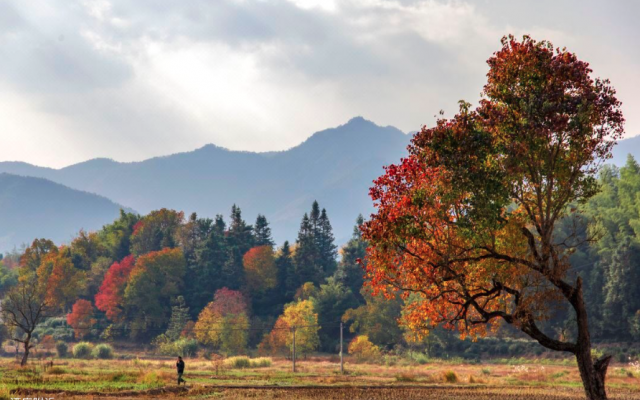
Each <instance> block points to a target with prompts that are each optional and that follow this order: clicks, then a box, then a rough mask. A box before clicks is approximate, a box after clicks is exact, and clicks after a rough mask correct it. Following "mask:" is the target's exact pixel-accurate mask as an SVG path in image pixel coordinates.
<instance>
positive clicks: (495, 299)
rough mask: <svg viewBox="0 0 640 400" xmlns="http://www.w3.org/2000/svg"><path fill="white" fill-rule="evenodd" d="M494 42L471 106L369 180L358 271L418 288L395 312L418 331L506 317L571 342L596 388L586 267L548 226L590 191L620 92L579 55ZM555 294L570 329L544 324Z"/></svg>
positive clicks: (592, 391) (374, 280) (556, 346)
mask: <svg viewBox="0 0 640 400" xmlns="http://www.w3.org/2000/svg"><path fill="white" fill-rule="evenodd" d="M502 43H503V47H502V49H501V50H499V51H498V52H496V53H494V55H493V56H492V57H491V58H490V59H489V60H488V64H489V72H488V74H487V77H488V82H487V84H486V85H485V87H484V91H483V99H482V100H481V101H480V105H479V107H478V108H477V109H476V110H471V109H470V105H469V104H467V103H461V110H460V113H459V114H458V115H456V116H455V117H454V118H452V119H450V120H445V119H441V120H439V121H438V122H437V125H436V126H435V127H434V128H430V129H427V128H423V129H422V131H421V132H419V133H418V134H416V135H415V137H414V138H413V140H412V144H411V146H410V147H409V155H408V156H407V157H406V158H405V159H403V161H402V163H401V164H399V165H392V166H390V167H388V168H387V170H386V174H385V175H384V176H382V177H380V178H379V179H378V180H377V181H376V182H375V186H374V187H373V188H372V189H371V196H372V198H373V200H374V202H375V205H376V207H377V211H376V213H375V214H374V215H373V216H372V219H371V220H370V221H368V222H367V223H365V225H364V227H363V237H364V238H365V239H366V240H368V241H369V242H370V246H369V248H368V249H367V264H366V265H367V278H368V281H369V283H370V284H371V285H372V286H373V287H374V288H375V289H376V290H377V291H378V292H380V291H382V292H384V293H386V294H387V295H388V296H391V295H392V294H393V291H394V290H395V291H401V292H403V293H404V295H405V296H407V295H408V294H409V293H417V294H418V295H419V300H418V301H413V302H411V303H410V305H409V307H410V308H409V310H408V312H407V313H406V314H405V321H406V324H407V325H408V326H409V327H410V328H412V329H414V330H417V331H421V330H425V329H429V328H431V327H433V326H434V325H437V324H444V325H445V326H447V327H449V328H452V329H458V330H459V331H460V332H461V333H462V335H463V336H466V335H479V334H480V335H481V334H483V333H484V332H486V329H487V326H488V325H493V326H494V327H497V326H498V325H499V322H500V321H504V322H506V323H507V324H511V325H513V326H514V327H516V328H518V329H520V330H521V331H523V332H524V333H526V334H527V335H529V336H530V337H532V338H533V339H535V340H537V341H538V342H539V343H540V344H541V345H543V346H544V347H546V348H549V349H551V350H556V351H563V352H569V353H572V354H574V355H575V357H576V360H577V363H578V368H579V371H580V375H581V377H582V381H583V385H584V389H585V393H586V396H587V398H588V399H591V400H596V399H597V400H600V399H606V391H605V374H606V370H607V366H608V364H609V361H610V359H611V357H610V356H603V357H601V358H599V359H597V360H593V359H592V355H591V339H590V332H589V323H588V317H587V310H586V307H585V298H584V291H583V283H582V278H581V277H580V276H579V275H578V276H576V274H574V271H572V269H571V265H570V264H569V262H568V255H569V254H570V253H571V251H572V249H573V248H575V246H576V245H578V244H579V243H577V242H576V240H575V239H576V238H577V237H578V236H577V235H576V234H575V232H572V233H569V234H567V235H561V236H559V235H557V233H556V229H555V228H556V227H557V226H558V224H560V223H561V221H563V219H566V218H573V217H574V213H573V212H572V207H571V205H572V204H575V203H578V202H583V201H585V200H587V199H589V198H590V197H592V196H593V195H594V194H595V193H596V192H597V190H598V185H597V181H596V179H595V177H594V174H595V173H596V172H597V170H598V168H599V166H600V163H601V160H603V159H606V158H607V157H609V156H610V151H611V148H612V146H613V145H614V144H615V141H616V139H618V138H619V137H620V136H621V135H622V133H623V122H624V120H623V117H622V113H621V111H620V102H619V101H618V100H617V99H616V97H615V91H614V89H613V88H612V87H611V86H610V84H609V82H608V81H606V80H599V79H595V80H594V79H593V78H591V76H590V75H591V72H592V71H591V69H590V68H589V66H588V64H587V63H585V62H583V61H581V60H579V59H578V58H577V57H576V56H575V54H572V53H569V52H567V51H566V50H564V49H563V50H560V49H556V50H554V48H553V46H552V45H551V44H550V43H548V42H545V41H543V42H536V41H535V40H533V39H531V38H529V37H524V39H523V40H522V41H518V40H516V39H515V38H513V37H508V38H504V39H503V42H502ZM558 301H560V302H566V303H568V304H569V305H570V307H571V309H572V310H573V313H574V316H575V325H576V330H577V338H576V340H575V341H568V340H566V339H563V338H555V337H553V336H552V335H550V334H548V333H546V332H544V331H543V329H541V328H540V321H543V320H545V319H546V318H547V317H548V316H549V314H550V311H551V308H552V307H553V303H554V302H558Z"/></svg>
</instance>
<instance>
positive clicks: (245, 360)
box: [225, 356, 251, 369]
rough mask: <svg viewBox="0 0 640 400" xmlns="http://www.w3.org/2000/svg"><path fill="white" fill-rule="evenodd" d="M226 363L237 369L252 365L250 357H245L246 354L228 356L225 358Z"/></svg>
mask: <svg viewBox="0 0 640 400" xmlns="http://www.w3.org/2000/svg"><path fill="white" fill-rule="evenodd" d="M225 364H226V365H227V366H228V367H229V368H237V369H242V368H249V367H251V361H250V360H249V357H245V356H238V357H231V358H227V359H226V360H225Z"/></svg>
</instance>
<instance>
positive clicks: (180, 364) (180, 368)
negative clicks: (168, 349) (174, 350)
mask: <svg viewBox="0 0 640 400" xmlns="http://www.w3.org/2000/svg"><path fill="white" fill-rule="evenodd" d="M176 368H177V369H178V386H180V382H182V383H184V384H185V385H186V384H187V381H185V380H184V379H182V374H184V361H183V360H182V357H180V356H178V362H177V363H176Z"/></svg>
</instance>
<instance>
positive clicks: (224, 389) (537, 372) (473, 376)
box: [0, 358, 640, 400]
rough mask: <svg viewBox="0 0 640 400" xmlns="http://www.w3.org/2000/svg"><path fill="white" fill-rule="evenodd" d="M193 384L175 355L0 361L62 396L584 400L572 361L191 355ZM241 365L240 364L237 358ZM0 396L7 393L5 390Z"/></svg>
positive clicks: (17, 378) (6, 382)
mask: <svg viewBox="0 0 640 400" xmlns="http://www.w3.org/2000/svg"><path fill="white" fill-rule="evenodd" d="M186 362H187V370H186V374H185V379H186V380H187V382H188V384H187V387H186V388H184V387H180V388H178V387H177V385H176V383H175V378H176V375H175V363H174V362H173V360H159V359H155V360H150V359H144V360H143V359H132V360H74V359H63V360H56V361H54V366H53V367H52V368H50V367H49V368H45V364H44V363H40V362H37V361H34V362H32V363H31V365H30V366H29V367H27V368H20V367H18V366H17V364H16V363H15V360H14V359H8V358H6V359H1V360H0V374H1V378H0V392H2V390H4V392H5V395H6V394H8V393H7V391H10V392H11V394H19V395H22V396H23V397H24V396H30V397H35V396H36V395H37V396H43V395H44V394H48V395H52V397H55V398H56V399H59V398H71V399H81V398H82V399H87V398H91V397H99V398H109V397H113V398H119V399H123V398H171V397H175V398H177V397H185V398H186V397H188V398H199V399H296V400H304V399H403V400H407V399H478V400H481V399H496V398H500V399H509V398H512V399H580V398H583V395H582V389H581V384H580V378H579V375H578V371H577V368H576V367H575V366H573V365H566V363H564V364H563V363H559V364H552V363H550V362H544V363H532V362H529V363H520V362H517V363H514V362H511V363H510V364H512V365H509V363H493V364H489V363H483V364H465V363H451V362H443V361H439V362H433V363H427V364H424V365H419V364H414V365H377V364H367V363H354V362H347V363H346V365H345V374H344V375H341V374H340V373H339V365H338V364H337V363H336V362H335V360H334V359H329V358H310V359H308V360H301V361H299V362H298V368H297V369H298V370H297V372H296V373H295V374H294V373H292V372H291V363H290V362H289V361H287V360H285V359H274V360H263V362H262V365H263V366H261V367H255V366H254V367H248V368H234V367H233V366H232V365H231V364H232V363H231V362H230V361H229V360H227V361H223V360H218V361H208V360H204V359H188V360H186ZM239 364H240V363H239ZM607 383H608V387H609V391H610V395H611V398H613V399H640V371H637V370H635V369H633V368H630V367H629V366H626V365H613V366H612V367H611V368H610V369H609V374H608V379H607ZM0 399H2V397H1V393H0Z"/></svg>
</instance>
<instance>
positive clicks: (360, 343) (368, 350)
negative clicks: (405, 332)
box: [349, 335, 381, 361]
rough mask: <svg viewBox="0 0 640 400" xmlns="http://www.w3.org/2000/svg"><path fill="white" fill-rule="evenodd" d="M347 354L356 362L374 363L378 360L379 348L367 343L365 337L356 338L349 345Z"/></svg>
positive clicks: (369, 342) (367, 338) (367, 339)
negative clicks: (354, 358) (353, 357)
mask: <svg viewBox="0 0 640 400" xmlns="http://www.w3.org/2000/svg"><path fill="white" fill-rule="evenodd" d="M349 354H351V355H353V356H355V357H356V359H357V360H358V361H374V360H377V359H379V358H380V355H381V354H380V348H379V347H378V346H376V345H375V344H373V343H371V341H369V337H368V336H367V335H360V336H356V337H355V339H353V340H352V341H351V343H349Z"/></svg>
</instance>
